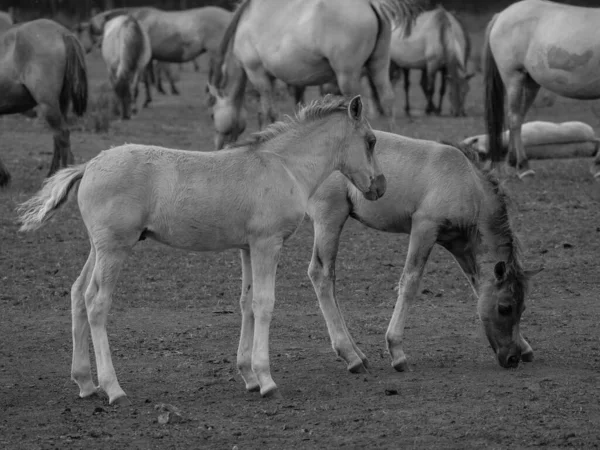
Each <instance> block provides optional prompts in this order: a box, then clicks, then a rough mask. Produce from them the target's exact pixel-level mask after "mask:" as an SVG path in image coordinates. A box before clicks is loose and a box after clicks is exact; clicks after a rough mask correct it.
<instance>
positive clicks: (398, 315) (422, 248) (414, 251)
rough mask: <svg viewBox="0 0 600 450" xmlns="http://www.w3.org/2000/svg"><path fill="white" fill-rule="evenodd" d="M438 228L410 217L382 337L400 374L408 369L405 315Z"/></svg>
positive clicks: (430, 223) (415, 292)
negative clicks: (394, 298) (395, 296)
mask: <svg viewBox="0 0 600 450" xmlns="http://www.w3.org/2000/svg"><path fill="white" fill-rule="evenodd" d="M437 228H438V227H437V224H435V223H434V222H431V221H428V220H419V218H418V217H413V225H412V230H411V234H410V243H409V244H408V254H407V255H406V263H405V264H404V270H403V271H402V276H401V277H400V283H399V285H398V300H397V301H396V306H395V308H394V313H393V314H392V319H391V320H390V324H389V326H388V329H387V333H386V336H385V337H386V341H387V347H388V351H389V352H390V355H391V356H392V367H394V369H396V370H397V371H399V372H403V371H405V370H407V369H408V363H407V361H406V355H405V354H404V351H403V350H402V342H403V339H404V337H403V335H404V325H405V323H406V315H407V314H408V307H409V305H410V303H412V302H413V300H414V298H415V296H416V295H417V291H418V289H419V283H420V281H421V277H422V276H423V270H424V269H425V264H426V263H427V259H428V258H429V254H430V253H431V249H432V248H433V245H434V244H435V241H436V238H437Z"/></svg>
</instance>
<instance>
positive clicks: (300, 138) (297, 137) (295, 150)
mask: <svg viewBox="0 0 600 450" xmlns="http://www.w3.org/2000/svg"><path fill="white" fill-rule="evenodd" d="M332 119H333V118H332ZM336 122H337V120H335V119H333V120H323V121H318V122H313V123H308V124H305V125H301V126H302V127H304V128H303V129H300V130H290V131H289V132H288V133H285V134H284V135H282V136H281V137H280V138H275V139H274V140H273V144H274V145H273V146H269V148H268V149H265V150H264V151H265V152H266V153H272V154H275V155H277V157H278V158H279V159H280V161H281V163H282V164H283V166H284V168H285V169H286V170H287V171H288V173H290V175H291V176H292V177H293V178H294V180H295V181H296V183H297V184H298V185H299V186H300V187H301V189H302V191H303V192H304V194H305V195H306V197H307V199H308V198H310V197H311V196H312V195H313V194H314V193H315V191H316V190H317V189H318V188H319V186H320V185H321V183H323V182H324V181H325V179H326V178H327V177H328V176H329V175H331V173H332V172H334V171H335V170H336V169H338V166H339V156H338V153H339V148H340V147H341V140H342V139H343V138H342V137H341V136H338V134H339V131H338V130H339V129H340V128H342V129H343V127H344V126H343V125H341V126H340V124H338V123H336ZM271 149H272V150H271Z"/></svg>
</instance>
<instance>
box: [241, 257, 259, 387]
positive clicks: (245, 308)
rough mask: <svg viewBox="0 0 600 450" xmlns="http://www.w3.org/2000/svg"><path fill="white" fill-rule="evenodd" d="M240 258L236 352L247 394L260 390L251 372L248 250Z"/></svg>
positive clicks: (249, 266)
mask: <svg viewBox="0 0 600 450" xmlns="http://www.w3.org/2000/svg"><path fill="white" fill-rule="evenodd" d="M240 256H241V258H242V295H241V296H240V309H241V310H242V328H241V331H240V343H239V345H238V352H237V367H238V370H239V371H240V375H241V376H242V378H243V379H244V382H245V383H246V389H247V390H248V391H249V392H255V391H258V390H260V384H259V383H258V378H256V375H255V374H254V372H253V371H252V343H253V340H254V313H253V312H252V263H251V261H250V250H241V251H240Z"/></svg>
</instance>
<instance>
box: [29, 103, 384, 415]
mask: <svg viewBox="0 0 600 450" xmlns="http://www.w3.org/2000/svg"><path fill="white" fill-rule="evenodd" d="M374 145H375V137H374V135H373V131H372V129H371V127H370V125H369V124H368V122H367V120H366V119H365V118H364V116H363V114H362V102H361V99H360V97H355V98H353V99H352V100H350V101H348V100H346V99H344V98H339V97H338V98H333V97H327V98H325V99H322V100H317V101H315V102H313V103H311V104H309V105H308V106H306V107H304V108H302V109H301V110H300V111H299V113H298V115H297V117H296V118H288V119H286V121H283V122H278V123H276V124H273V125H271V126H270V127H268V128H266V129H265V130H264V131H262V132H260V133H257V134H255V135H253V136H252V137H251V138H250V139H249V140H248V141H247V142H243V143H240V144H239V145H238V146H236V147H232V148H229V149H226V150H222V151H218V152H217V151H215V152H195V151H183V150H171V149H165V148H160V147H154V146H148V145H132V144H129V145H124V146H121V147H116V148H113V149H110V150H105V151H103V152H102V153H100V154H99V155H98V156H96V157H95V158H94V159H92V160H91V161H90V162H88V163H87V164H82V165H79V166H76V167H72V168H67V169H64V170H62V171H60V172H58V173H57V174H56V175H55V176H54V177H52V178H50V179H49V180H48V181H47V182H46V184H45V185H44V187H43V188H42V190H41V191H40V192H39V193H38V194H36V196H34V197H33V198H32V199H30V200H28V201H27V202H25V203H24V204H22V205H21V206H20V212H19V214H20V216H19V217H20V220H21V223H22V226H21V230H33V229H37V228H39V227H40V226H42V225H43V224H44V223H45V222H46V221H47V220H48V219H49V218H50V217H51V216H53V215H54V214H55V213H56V212H57V210H58V208H59V207H60V206H61V205H62V204H63V203H65V201H66V199H67V197H68V195H69V191H72V190H76V189H77V186H78V204H79V210H80V212H81V216H82V219H83V222H84V223H85V226H86V228H87V230H88V235H89V239H90V243H91V251H90V255H89V257H88V259H87V262H86V263H85V266H84V267H83V270H82V272H81V274H80V276H79V278H77V280H76V281H75V284H74V285H73V287H72V289H71V305H72V319H73V361H72V371H71V376H72V378H73V380H74V381H75V382H76V383H77V384H78V385H79V389H80V394H79V395H80V396H81V397H89V396H91V395H93V394H95V393H96V392H97V389H98V388H96V386H94V384H93V382H92V374H91V369H90V358H89V350H88V334H89V333H90V330H91V335H92V341H93V344H94V350H95V352H96V367H97V370H98V381H99V387H100V388H101V389H103V390H104V392H106V394H107V395H108V398H109V403H110V404H121V403H123V402H124V401H127V398H126V395H125V392H124V391H123V390H122V389H121V387H120V385H119V382H118V381H117V376H116V373H115V370H114V367H113V364H112V359H111V354H110V348H109V344H108V337H107V334H106V321H107V315H108V310H109V308H110V304H111V299H112V294H113V292H114V289H115V284H116V282H117V278H118V274H119V271H120V269H121V267H122V266H123V263H124V261H125V259H126V257H127V255H128V254H129V253H130V252H131V250H132V248H133V246H134V245H135V244H136V243H137V242H138V241H139V240H143V239H146V238H150V239H153V240H156V241H158V242H161V243H163V244H166V245H169V246H172V247H176V248H181V249H186V250H194V251H221V250H225V249H230V248H238V249H240V250H241V259H242V293H241V297H240V308H241V311H242V326H241V333H240V341H239V347H238V353H237V366H238V369H239V371H240V373H241V376H242V378H243V379H244V382H245V385H246V389H247V390H248V391H257V390H259V391H260V393H261V395H262V396H264V397H268V396H279V395H280V394H278V391H277V385H276V384H275V382H274V381H273V378H272V377H271V372H270V364H269V325H270V321H271V316H272V314H273V305H274V301H275V294H274V288H275V272H276V269H277V261H278V258H279V255H280V251H281V247H282V245H283V243H284V241H285V240H286V239H287V238H289V237H290V236H291V235H292V234H293V233H294V232H295V230H296V229H297V228H298V226H299V225H300V223H301V222H302V221H303V218H304V215H305V210H306V206H307V204H308V201H309V198H310V197H311V196H312V195H313V194H314V192H315V191H316V189H317V188H318V187H319V185H320V184H321V183H322V182H323V181H324V180H325V179H326V178H327V177H328V176H329V175H330V174H331V173H332V172H333V171H335V170H340V171H341V172H342V173H343V174H344V176H346V177H347V178H348V179H349V180H350V182H351V183H352V184H353V185H354V186H356V188H357V189H358V190H359V191H360V192H362V195H363V196H364V197H365V198H368V199H369V200H376V199H378V198H380V197H381V196H382V195H383V194H384V192H385V184H386V181H385V177H384V176H383V175H382V173H381V169H380V167H379V163H378V161H377V157H376V155H375V154H374V153H373V148H374Z"/></svg>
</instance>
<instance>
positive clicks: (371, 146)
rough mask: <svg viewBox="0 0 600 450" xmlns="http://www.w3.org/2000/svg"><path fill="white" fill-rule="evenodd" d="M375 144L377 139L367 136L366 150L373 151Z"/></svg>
mask: <svg viewBox="0 0 600 450" xmlns="http://www.w3.org/2000/svg"><path fill="white" fill-rule="evenodd" d="M376 142H377V139H375V136H367V148H368V149H369V150H371V151H373V149H374V148H375V143H376Z"/></svg>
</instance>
